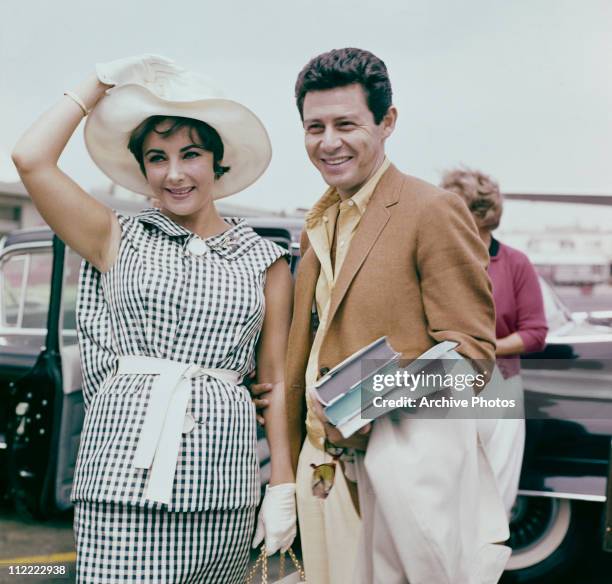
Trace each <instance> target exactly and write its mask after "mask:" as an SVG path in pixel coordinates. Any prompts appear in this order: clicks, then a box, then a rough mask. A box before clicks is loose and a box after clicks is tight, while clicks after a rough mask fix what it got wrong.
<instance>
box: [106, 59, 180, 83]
mask: <svg viewBox="0 0 612 584" xmlns="http://www.w3.org/2000/svg"><path fill="white" fill-rule="evenodd" d="M182 71H183V69H182V68H181V67H179V66H178V65H176V64H175V63H174V61H171V60H170V59H166V58H165V57H160V56H159V55H140V56H139V57H128V58H127V59H117V60H116V61H109V62H108V63H98V64H96V75H97V76H98V79H99V80H100V81H101V82H102V83H105V84H106V85H114V86H115V87H120V86H121V85H126V84H127V83H138V84H141V85H143V84H150V83H154V82H155V81H156V80H158V79H159V78H160V77H167V76H169V75H170V76H171V75H176V74H177V73H181V72H182Z"/></svg>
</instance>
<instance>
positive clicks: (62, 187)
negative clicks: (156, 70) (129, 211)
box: [13, 75, 121, 271]
mask: <svg viewBox="0 0 612 584" xmlns="http://www.w3.org/2000/svg"><path fill="white" fill-rule="evenodd" d="M109 87H110V85H105V84H103V83H101V82H100V81H99V80H98V78H97V77H96V76H95V75H92V76H91V78H89V79H87V80H86V81H84V82H82V83H81V84H80V85H79V86H78V87H76V88H75V89H74V90H73V91H72V93H73V94H74V95H75V96H76V99H74V98H72V97H70V96H69V95H64V97H63V98H62V99H61V100H59V102H58V103H56V104H55V105H54V106H53V107H51V109H49V110H48V111H46V112H45V113H44V114H43V115H42V116H40V118H38V120H36V121H35V122H34V124H33V125H32V126H31V127H30V128H29V129H28V130H27V131H26V132H25V134H24V135H23V136H22V137H21V138H20V140H19V142H17V145H16V146H15V149H14V150H13V162H14V163H15V166H16V167H17V170H18V172H19V175H20V176H21V180H22V181H23V184H24V186H25V187H26V189H27V190H28V193H30V196H31V197H32V200H33V201H34V204H35V205H36V208H37V209H38V211H39V212H40V214H41V215H42V217H43V219H44V220H45V221H46V222H47V223H48V224H49V226H50V227H51V229H53V231H55V233H57V234H58V235H59V237H60V238H61V239H62V240H63V241H64V242H65V243H66V244H67V245H69V246H70V247H71V248H72V249H74V250H75V251H76V252H77V253H79V254H80V255H81V256H82V257H84V258H85V259H86V260H88V261H90V262H91V263H92V264H93V265H94V266H96V268H98V269H99V270H101V271H106V270H108V269H109V268H110V267H111V266H112V264H113V262H114V259H115V257H116V255H117V250H118V245H119V239H120V234H121V229H120V227H119V223H118V221H117V218H116V216H115V214H114V213H113V212H112V210H111V209H109V208H108V207H106V206H105V205H103V204H102V203H100V202H99V201H97V200H96V199H94V198H93V197H92V196H91V195H89V194H87V193H86V192H85V191H84V190H83V189H82V188H81V187H80V186H79V185H78V184H77V183H75V182H74V181H73V180H72V179H71V178H70V177H68V176H67V175H66V174H64V173H63V172H62V171H61V170H60V169H59V168H58V166H57V161H58V159H59V157H60V155H61V153H62V152H63V150H64V148H65V147H66V144H67V143H68V140H69V139H70V137H71V136H72V134H73V133H74V131H75V130H76V128H77V126H78V125H79V123H80V121H81V120H82V119H83V117H84V115H85V113H86V112H85V111H83V109H82V106H84V107H85V108H86V110H87V111H89V110H91V109H93V108H94V107H95V105H96V104H97V103H98V101H99V100H100V99H101V98H102V97H103V95H104V92H105V91H106V89H108V88H109ZM78 99H80V100H81V101H82V104H79V103H78Z"/></svg>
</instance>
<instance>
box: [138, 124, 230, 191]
mask: <svg viewBox="0 0 612 584" xmlns="http://www.w3.org/2000/svg"><path fill="white" fill-rule="evenodd" d="M163 122H170V126H169V127H168V128H166V129H165V130H158V129H157V127H158V126H159V125H160V124H161V123H163ZM181 128H188V130H189V137H190V138H191V140H192V141H193V143H194V144H195V145H196V146H199V147H200V148H202V149H204V150H207V151H208V152H212V155H213V170H214V172H215V178H217V179H218V178H221V177H222V176H223V175H224V174H225V173H226V172H229V169H230V167H229V166H221V161H222V160H223V151H224V149H223V141H222V140H221V136H219V134H218V132H217V130H215V129H214V128H213V127H212V126H209V125H208V124H207V123H206V122H203V121H201V120H195V119H193V118H181V117H177V116H151V117H149V118H147V119H146V120H145V121H144V122H142V123H140V124H139V125H138V126H136V128H134V130H132V133H131V135H130V141H129V142H128V149H129V151H130V152H131V153H132V154H133V155H134V158H136V160H137V161H138V165H139V166H140V170H141V171H142V174H143V175H144V176H145V177H146V176H147V174H146V172H145V166H144V152H143V151H142V148H143V145H144V141H145V140H146V138H147V136H148V135H149V134H150V133H151V132H155V133H156V134H158V135H160V136H162V137H163V138H167V137H168V136H172V134H174V133H175V132H178V131H179V130H180V129H181Z"/></svg>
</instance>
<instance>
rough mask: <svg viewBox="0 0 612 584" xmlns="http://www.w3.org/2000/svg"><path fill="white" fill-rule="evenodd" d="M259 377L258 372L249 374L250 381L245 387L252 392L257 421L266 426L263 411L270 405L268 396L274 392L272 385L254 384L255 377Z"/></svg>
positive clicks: (247, 380) (248, 380)
mask: <svg viewBox="0 0 612 584" xmlns="http://www.w3.org/2000/svg"><path fill="white" fill-rule="evenodd" d="M256 376H257V371H251V373H249V377H248V379H246V380H245V385H246V386H247V387H248V388H249V391H250V392H251V399H252V400H253V403H254V404H255V409H256V410H257V415H256V418H257V421H258V422H259V423H260V424H261V425H262V426H264V425H265V423H266V421H265V420H264V417H263V411H264V410H265V409H266V408H267V407H268V406H269V405H270V401H269V400H268V399H267V398H266V395H267V394H268V392H269V391H271V390H272V384H271V383H253V381H254V380H255V377H256Z"/></svg>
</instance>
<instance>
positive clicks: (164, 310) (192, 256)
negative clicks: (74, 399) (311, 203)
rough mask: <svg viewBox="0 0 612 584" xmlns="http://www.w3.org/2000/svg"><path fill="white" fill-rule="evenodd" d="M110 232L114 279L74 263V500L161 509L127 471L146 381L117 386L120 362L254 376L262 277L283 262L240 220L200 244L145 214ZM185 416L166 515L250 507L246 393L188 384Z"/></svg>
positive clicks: (252, 477)
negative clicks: (78, 428)
mask: <svg viewBox="0 0 612 584" xmlns="http://www.w3.org/2000/svg"><path fill="white" fill-rule="evenodd" d="M119 221H120V224H121V227H122V238H121V245H120V250H119V256H118V259H117V261H116V263H115V264H114V266H113V267H112V269H111V270H110V271H109V272H106V273H103V274H101V273H100V272H99V271H98V270H96V269H95V268H94V267H93V266H91V265H90V264H89V263H87V262H84V263H83V266H82V271H81V282H80V290H79V298H78V304H77V306H78V309H77V310H78V312H77V315H78V316H77V318H78V324H77V326H78V333H79V344H80V350H81V362H82V368H83V378H84V379H83V394H84V400H85V405H86V415H85V421H84V424H83V432H82V434H81V445H80V449H79V456H78V459H77V465H76V470H75V480H74V487H73V492H72V499H73V501H105V502H115V503H123V504H131V505H139V506H147V507H152V508H162V507H166V506H164V505H161V504H159V503H152V502H150V501H148V500H146V499H145V498H144V491H145V486H146V481H147V474H148V472H149V471H148V470H144V469H136V468H134V466H133V456H134V452H135V449H136V445H137V441H138V437H139V431H140V428H141V426H142V423H143V419H144V414H145V411H146V407H147V403H148V398H149V392H150V388H151V385H152V383H153V380H154V379H155V377H154V376H153V375H116V374H115V371H116V368H117V360H118V357H119V356H121V355H144V356H149V357H157V358H162V359H172V360H175V361H181V362H183V363H191V364H195V365H199V366H201V367H205V368H218V369H230V370H233V371H237V372H238V373H240V374H241V375H246V374H247V373H248V372H249V371H251V370H252V369H253V368H254V365H255V346H256V343H257V339H258V336H259V332H260V330H261V325H262V322H263V317H264V308H265V307H264V295H263V289H264V284H265V274H266V269H267V268H268V267H269V266H270V265H271V264H272V263H273V262H274V261H276V260H277V259H278V258H279V257H282V256H283V255H286V254H287V252H286V251H285V250H284V249H283V248H281V247H280V246H277V245H276V244H274V243H272V242H270V241H268V240H265V239H263V238H261V237H260V236H259V235H257V234H256V233H255V232H254V231H253V230H252V229H251V228H250V227H248V226H247V225H246V223H245V222H244V221H243V220H239V219H229V220H228V222H229V223H230V224H231V225H232V227H231V228H230V229H229V230H228V231H226V232H224V233H222V234H220V235H217V236H214V237H210V238H208V239H206V240H201V239H199V238H197V236H195V235H194V234H193V233H191V232H190V231H187V230H185V229H184V228H182V227H181V226H179V225H177V224H176V223H174V222H173V221H172V220H171V219H169V218H168V217H166V216H165V215H163V214H162V213H161V212H160V211H158V210H155V209H148V210H146V211H143V212H142V213H140V214H139V215H137V216H136V217H126V216H122V215H119ZM194 240H196V241H194ZM194 244H195V247H194ZM196 249H198V250H199V251H198V253H201V252H202V251H203V252H204V253H203V255H197V253H195V251H194V250H196ZM188 412H189V413H190V414H191V415H192V416H193V418H194V419H195V421H196V426H195V429H194V430H193V431H192V432H191V433H188V434H183V438H182V445H181V452H180V454H179V457H178V462H177V469H176V474H175V481H174V488H173V494H172V500H171V502H170V504H169V505H168V506H167V509H168V510H170V511H202V510H209V509H236V508H240V507H248V506H252V505H256V504H257V502H258V499H259V489H260V487H259V469H258V461H257V455H256V428H255V411H254V406H253V404H252V402H251V399H250V396H249V393H248V391H247V390H246V388H244V386H236V385H232V384H231V383H228V382H224V381H219V380H217V379H213V378H211V377H209V376H203V377H198V378H196V379H194V380H192V393H191V401H190V404H189V406H188Z"/></svg>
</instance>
